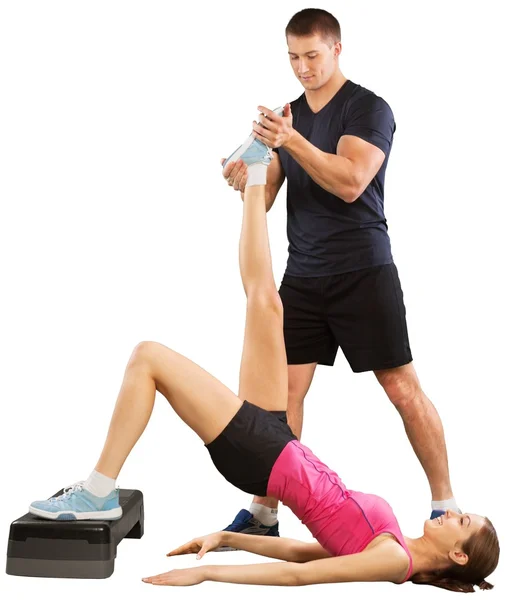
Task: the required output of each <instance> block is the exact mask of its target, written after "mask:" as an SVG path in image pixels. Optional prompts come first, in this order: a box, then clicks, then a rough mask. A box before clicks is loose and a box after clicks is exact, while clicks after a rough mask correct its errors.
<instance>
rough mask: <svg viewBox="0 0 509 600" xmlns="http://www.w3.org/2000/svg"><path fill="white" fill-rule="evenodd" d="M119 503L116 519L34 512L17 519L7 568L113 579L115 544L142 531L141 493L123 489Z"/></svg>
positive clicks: (35, 573)
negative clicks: (69, 517) (61, 517)
mask: <svg viewBox="0 0 509 600" xmlns="http://www.w3.org/2000/svg"><path fill="white" fill-rule="evenodd" d="M61 493H63V490H60V491H59V492H57V493H56V494H55V496H58V495H60V494H61ZM120 506H121V507H122V517H121V518H120V519H117V520H115V521H92V520H85V521H56V520H55V521H53V520H48V519H41V518H40V517H36V516H35V515H32V514H30V513H27V514H25V515H23V516H22V517H20V518H19V519H16V521H14V522H13V523H12V524H11V528H10V532H9V542H8V547H7V568H6V572H7V573H8V574H9V575H24V576H28V577H78V578H85V579H90V578H92V579H97V578H101V579H102V578H104V577H109V576H110V575H111V574H112V573H113V569H114V562H115V557H116V555H117V545H118V544H119V543H120V542H121V541H122V540H123V539H124V538H138V539H139V538H141V537H142V535H143V522H144V512H143V494H142V493H141V492H140V491H139V490H123V489H121V490H120Z"/></svg>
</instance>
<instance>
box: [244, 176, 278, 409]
mask: <svg viewBox="0 0 509 600" xmlns="http://www.w3.org/2000/svg"><path fill="white" fill-rule="evenodd" d="M240 273H241V276H242V283H243V285H244V290H245V292H246V296H247V310H246V326H245V332H244V348H243V351H242V362H241V367H240V382H239V397H240V398H241V399H242V400H248V401H249V402H251V403H253V404H257V405H258V406H261V407H262V408H265V409H266V410H271V411H285V410H286V404H287V399H288V368H287V365H286V350H285V342H284V337H283V305H282V303H281V299H280V297H279V293H278V291H277V288H276V284H275V283H274V275H273V273H272V260H271V257H270V248H269V237H268V232H267V216H266V207H265V186H262V185H259V186H252V187H246V191H245V193H244V217H243V222H242V233H241V238H240Z"/></svg>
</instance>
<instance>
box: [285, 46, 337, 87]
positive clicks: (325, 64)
mask: <svg viewBox="0 0 509 600" xmlns="http://www.w3.org/2000/svg"><path fill="white" fill-rule="evenodd" d="M286 42H287V44H288V55H289V56H290V64H291V65H292V69H293V72H294V73H295V76H296V77H297V79H298V80H299V81H300V82H301V83H302V85H303V86H304V88H305V89H306V90H318V89H320V88H321V87H322V86H323V85H325V84H326V83H327V82H328V81H329V79H330V78H331V77H332V75H333V74H334V72H335V70H336V69H337V68H338V62H337V57H338V56H339V54H340V52H341V42H336V43H332V42H329V43H327V40H324V39H323V38H322V37H321V36H320V35H310V36H306V37H296V36H293V35H289V36H287V38H286Z"/></svg>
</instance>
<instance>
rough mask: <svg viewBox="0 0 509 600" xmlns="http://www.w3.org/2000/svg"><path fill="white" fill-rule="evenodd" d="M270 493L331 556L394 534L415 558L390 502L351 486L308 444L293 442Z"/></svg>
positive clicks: (276, 471)
mask: <svg viewBox="0 0 509 600" xmlns="http://www.w3.org/2000/svg"><path fill="white" fill-rule="evenodd" d="M267 495H269V496H272V497H275V498H278V499H279V500H281V502H282V503H283V504H284V505H285V506H288V507H289V508H290V509H291V510H292V511H293V512H294V513H295V514H296V515H297V517H298V518H299V519H300V520H301V521H302V523H303V524H304V525H306V527H307V528H308V529H309V530H310V531H311V533H312V534H313V537H314V538H315V539H316V540H317V541H318V542H319V543H320V544H321V545H322V546H323V547H324V548H325V549H326V550H327V552H329V554H331V555H332V556H341V555H344V554H355V553H357V552H361V551H362V550H364V548H365V547H366V546H367V545H368V544H369V542H371V540H373V539H374V538H375V537H377V536H378V535H380V534H382V533H390V534H392V535H393V536H394V537H395V538H396V539H397V540H398V542H399V543H400V544H401V545H402V546H403V548H404V549H405V551H406V553H407V554H408V557H409V559H410V567H409V569H408V572H407V575H406V578H405V581H406V580H407V579H408V578H409V577H410V576H411V574H412V556H411V554H410V551H409V549H408V547H407V545H406V543H405V538H404V537H403V534H402V533H401V529H400V528H399V524H398V521H397V520H396V517H395V516H394V513H393V512H392V509H391V507H390V506H389V504H388V503H387V502H386V501H385V500H384V499H383V498H380V497H379V496H374V495H373V494H363V493H362V492H355V491H353V490H349V489H347V488H346V486H345V485H344V483H343V482H342V481H341V479H340V478H339V477H338V475H337V474H336V473H334V471H331V470H330V469H329V468H328V467H327V466H326V465H324V464H323V463H322V462H321V461H320V460H319V459H318V458H317V457H316V456H315V455H314V454H313V453H312V452H311V450H309V448H307V447H306V446H304V445H302V444H301V443H300V442H298V441H296V440H295V441H291V442H289V443H288V444H287V445H286V447H285V448H284V450H283V452H281V454H280V455H279V457H278V459H277V460H276V462H275V464H274V467H273V468H272V472H271V475H270V479H269V485H268V488H267Z"/></svg>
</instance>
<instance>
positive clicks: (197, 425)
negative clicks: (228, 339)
mask: <svg viewBox="0 0 509 600" xmlns="http://www.w3.org/2000/svg"><path fill="white" fill-rule="evenodd" d="M156 391H158V392H160V393H161V394H162V395H163V396H165V398H166V399H167V400H168V402H169V403H170V404H171V406H172V408H173V409H174V410H175V412H176V413H177V414H178V416H179V417H180V418H181V419H182V420H183V421H184V422H185V423H186V424H187V425H189V427H191V429H193V430H194V431H195V432H196V433H197V434H198V435H199V436H200V438H201V439H202V440H203V442H204V443H205V444H208V443H210V442H211V441H212V440H213V439H215V438H216V437H217V436H218V435H219V434H220V433H221V432H222V431H223V429H224V428H225V427H226V425H227V424H228V423H229V422H230V421H231V419H232V418H233V416H234V415H235V413H236V412H237V411H238V410H239V408H240V406H241V404H242V403H241V401H240V400H239V398H238V397H237V396H235V394H234V393H233V392H232V391H231V390H229V389H228V388H227V387H226V386H225V385H223V384H222V383H221V382H220V381H218V380H217V379H216V378H215V377H213V376H212V375H211V374H210V373H208V372H207V371H205V370H204V369H202V368H201V367H199V366H198V365H197V364H195V363H193V362H192V361H191V360H189V359H188V358H186V357H185V356H182V355H181V354H179V353H178V352H175V351H174V350H170V349H169V348H166V347H165V346H163V345H161V344H157V343H155V342H143V343H141V344H139V345H138V346H137V347H136V348H135V350H134V352H133V354H132V356H131V359H130V360H129V363H128V365H127V368H126V372H125V376H124V381H123V383H122V387H121V389H120V393H119V395H118V399H117V403H116V405H115V410H114V412H113V417H112V419H111V423H110V427H109V430H108V436H107V438H106V442H105V444H104V448H103V451H102V454H101V457H100V458H99V461H98V463H97V466H96V467H95V470H96V471H98V472H99V473H102V474H103V475H106V476H107V477H111V478H112V479H116V478H117V476H118V474H119V472H120V469H121V468H122V465H123V464H124V462H125V460H126V458H127V457H128V455H129V453H130V452H131V450H132V448H133V447H134V445H135V444H136V442H137V441H138V439H139V438H140V436H141V434H142V433H143V431H144V430H145V427H146V426H147V423H148V421H149V419H150V415H151V414H152V409H153V407H154V400H155V395H156Z"/></svg>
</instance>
